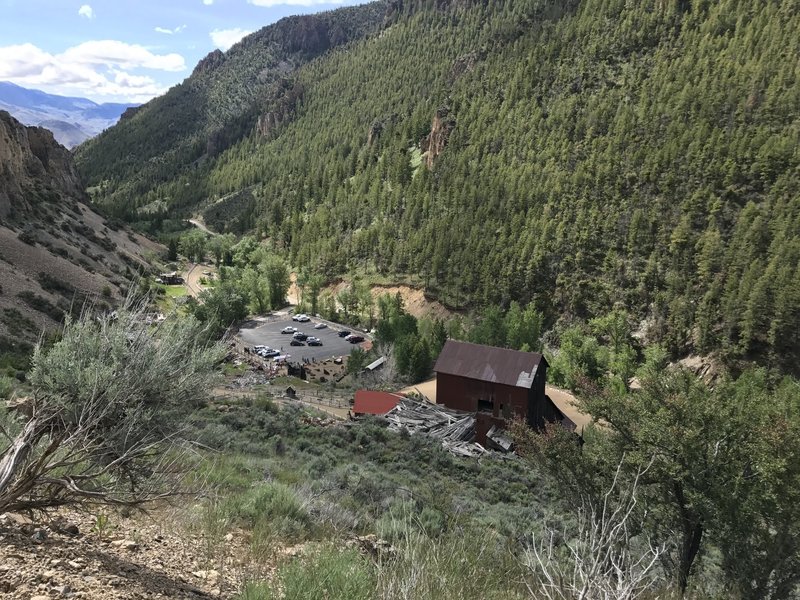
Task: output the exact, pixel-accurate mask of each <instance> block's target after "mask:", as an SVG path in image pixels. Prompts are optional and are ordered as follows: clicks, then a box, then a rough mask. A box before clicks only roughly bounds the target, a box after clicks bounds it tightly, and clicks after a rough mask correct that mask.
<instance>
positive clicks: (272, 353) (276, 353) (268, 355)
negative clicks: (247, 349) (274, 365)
mask: <svg viewBox="0 0 800 600" xmlns="http://www.w3.org/2000/svg"><path fill="white" fill-rule="evenodd" d="M280 355H281V353H280V351H278V350H272V349H270V350H267V352H266V353H265V355H264V358H272V357H273V356H280Z"/></svg>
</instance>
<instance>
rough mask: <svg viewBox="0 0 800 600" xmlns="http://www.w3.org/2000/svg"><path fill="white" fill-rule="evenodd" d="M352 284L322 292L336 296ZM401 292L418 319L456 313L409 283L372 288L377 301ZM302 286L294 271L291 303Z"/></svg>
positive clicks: (287, 296)
mask: <svg viewBox="0 0 800 600" xmlns="http://www.w3.org/2000/svg"><path fill="white" fill-rule="evenodd" d="M349 285H350V282H348V281H340V282H339V283H335V284H331V285H329V286H327V287H325V288H323V289H322V293H325V292H329V293H332V294H333V295H334V296H336V295H337V294H339V292H341V291H343V290H344V289H346V288H347V286H349ZM398 293H399V294H400V297H401V298H402V299H403V306H405V309H406V310H407V311H408V313H409V314H411V315H414V316H415V317H417V318H418V319H419V318H421V317H428V318H432V319H449V318H450V317H452V316H453V315H454V314H455V313H454V312H453V311H451V310H449V309H448V308H447V307H445V306H444V305H443V304H442V303H441V302H438V301H436V300H429V299H428V298H426V297H425V291H424V290H422V289H419V288H415V287H411V286H409V285H373V286H372V287H371V288H370V294H372V298H373V300H375V301H377V300H378V298H379V297H380V296H383V295H385V294H389V295H390V296H394V295H395V294H398ZM300 295H301V294H300V288H299V287H298V286H297V274H296V273H292V275H291V285H290V286H289V292H288V293H287V295H286V299H287V301H288V302H289V304H294V305H297V304H299V303H300Z"/></svg>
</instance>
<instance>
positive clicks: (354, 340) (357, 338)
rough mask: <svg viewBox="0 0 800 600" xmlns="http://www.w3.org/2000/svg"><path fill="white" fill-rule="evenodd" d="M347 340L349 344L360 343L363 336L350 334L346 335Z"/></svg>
mask: <svg viewBox="0 0 800 600" xmlns="http://www.w3.org/2000/svg"><path fill="white" fill-rule="evenodd" d="M347 341H348V342H350V343H351V344H360V343H361V342H363V341H364V338H363V336H360V335H351V336H348V339H347Z"/></svg>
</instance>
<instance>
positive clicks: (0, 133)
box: [0, 111, 85, 222]
mask: <svg viewBox="0 0 800 600" xmlns="http://www.w3.org/2000/svg"><path fill="white" fill-rule="evenodd" d="M0 165H2V167H1V168H0V219H2V220H3V221H5V220H10V221H12V222H13V221H14V220H15V219H17V218H20V217H22V216H24V214H26V213H28V212H30V210H32V209H33V207H34V206H35V205H36V204H37V203H39V202H43V201H47V200H52V199H54V198H56V197H60V196H62V195H67V196H69V197H71V198H73V199H76V200H84V199H85V193H84V192H83V189H82V186H81V183H80V178H79V177H78V173H77V171H76V170H75V165H74V164H73V162H72V156H71V155H70V153H69V151H68V150H67V149H66V148H64V147H63V146H61V145H60V144H59V143H58V142H56V141H55V139H54V138H53V134H52V132H50V131H49V130H47V129H43V128H41V127H26V126H24V125H22V124H21V123H20V122H19V121H17V120H16V119H15V118H14V117H12V116H11V115H10V114H8V113H7V112H5V111H0Z"/></svg>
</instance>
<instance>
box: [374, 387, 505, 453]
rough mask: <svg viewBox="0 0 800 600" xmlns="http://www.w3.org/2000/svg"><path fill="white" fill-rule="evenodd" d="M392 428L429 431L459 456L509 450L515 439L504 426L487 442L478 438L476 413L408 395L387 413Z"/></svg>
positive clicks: (430, 435)
mask: <svg viewBox="0 0 800 600" xmlns="http://www.w3.org/2000/svg"><path fill="white" fill-rule="evenodd" d="M386 420H387V421H388V422H389V428H390V429H392V430H393V431H403V430H405V431H407V432H408V433H409V434H411V435H420V434H421V435H426V436H428V437H432V438H434V439H438V440H441V442H442V447H443V448H445V449H446V450H448V451H449V452H451V453H452V454H455V455H456V456H467V457H479V456H482V455H484V454H486V453H487V452H489V451H490V450H496V451H499V452H509V451H511V449H512V444H511V441H510V439H509V438H508V437H506V436H505V435H504V434H503V433H502V432H501V431H500V430H498V431H497V432H496V435H495V436H494V437H495V438H496V439H493V438H490V437H489V436H487V440H486V442H487V443H486V446H484V445H481V444H479V443H477V442H476V441H475V414H473V413H468V412H464V411H461V410H455V409H453V408H448V407H446V406H443V405H441V404H431V403H429V402H420V401H418V400H413V399H411V398H404V399H402V400H400V402H398V404H397V406H395V407H394V408H393V409H392V410H390V411H389V412H388V413H386Z"/></svg>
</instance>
